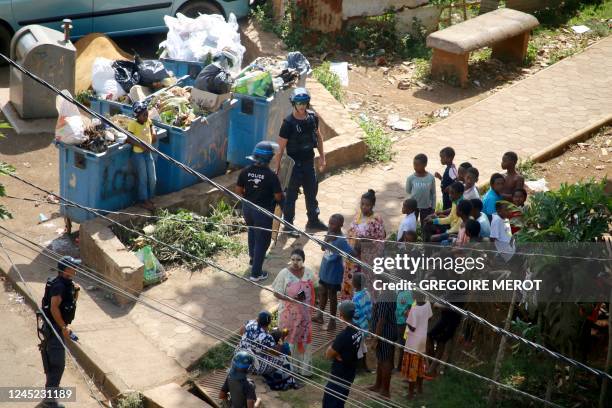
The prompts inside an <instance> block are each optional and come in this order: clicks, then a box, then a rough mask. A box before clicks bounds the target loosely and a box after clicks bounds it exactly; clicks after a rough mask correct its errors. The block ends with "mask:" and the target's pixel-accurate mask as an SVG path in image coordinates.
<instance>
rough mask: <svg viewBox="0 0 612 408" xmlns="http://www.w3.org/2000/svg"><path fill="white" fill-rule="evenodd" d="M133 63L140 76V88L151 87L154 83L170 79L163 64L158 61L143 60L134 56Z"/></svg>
mask: <svg viewBox="0 0 612 408" xmlns="http://www.w3.org/2000/svg"><path fill="white" fill-rule="evenodd" d="M134 62H135V63H136V67H137V69H138V73H139V74H140V85H142V86H147V87H151V86H152V85H153V84H154V83H156V82H161V81H163V80H164V79H166V78H169V77H170V73H169V72H168V71H167V70H166V67H164V64H163V63H162V62H160V61H158V60H143V59H141V58H140V57H139V56H138V55H136V56H135V57H134Z"/></svg>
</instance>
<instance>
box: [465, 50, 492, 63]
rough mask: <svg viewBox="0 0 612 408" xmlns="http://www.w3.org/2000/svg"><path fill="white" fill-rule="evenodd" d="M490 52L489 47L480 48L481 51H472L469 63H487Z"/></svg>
mask: <svg viewBox="0 0 612 408" xmlns="http://www.w3.org/2000/svg"><path fill="white" fill-rule="evenodd" d="M492 52H493V51H492V50H491V48H489V47H485V48H481V49H479V50H477V51H474V52H472V53H471V55H470V62H471V63H474V62H476V63H478V62H485V61H488V60H489V59H490V58H491V53H492Z"/></svg>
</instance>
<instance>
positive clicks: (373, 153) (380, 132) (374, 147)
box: [359, 119, 395, 163]
mask: <svg viewBox="0 0 612 408" xmlns="http://www.w3.org/2000/svg"><path fill="white" fill-rule="evenodd" d="M359 126H360V127H361V129H363V131H364V132H365V134H366V137H365V139H364V142H365V144H366V146H367V148H368V152H367V153H366V161H367V162H369V163H386V162H388V161H390V160H391V159H393V156H395V153H394V152H393V151H392V149H391V147H392V144H393V142H392V141H391V138H390V137H389V135H388V134H387V133H386V132H385V130H384V129H383V128H382V126H380V125H379V124H378V123H376V122H374V121H372V120H369V119H366V120H364V119H361V120H360V121H359Z"/></svg>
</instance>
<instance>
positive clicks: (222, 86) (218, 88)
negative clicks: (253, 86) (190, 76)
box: [193, 64, 234, 95]
mask: <svg viewBox="0 0 612 408" xmlns="http://www.w3.org/2000/svg"><path fill="white" fill-rule="evenodd" d="M233 83H234V80H233V79H232V76H231V75H230V73H229V72H228V71H225V70H223V69H222V68H220V67H219V66H217V65H216V64H210V65H208V66H206V67H204V69H203V70H202V71H200V73H199V74H198V77H197V78H196V80H195V82H194V84H193V87H194V88H196V89H201V90H202V91H206V92H211V93H214V94H217V95H223V94H226V93H228V92H230V91H231V89H232V84H233Z"/></svg>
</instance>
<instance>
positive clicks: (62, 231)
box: [55, 228, 66, 235]
mask: <svg viewBox="0 0 612 408" xmlns="http://www.w3.org/2000/svg"><path fill="white" fill-rule="evenodd" d="M65 231H66V230H65V229H64V228H58V229H56V230H55V233H56V234H57V235H64V232H65Z"/></svg>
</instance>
